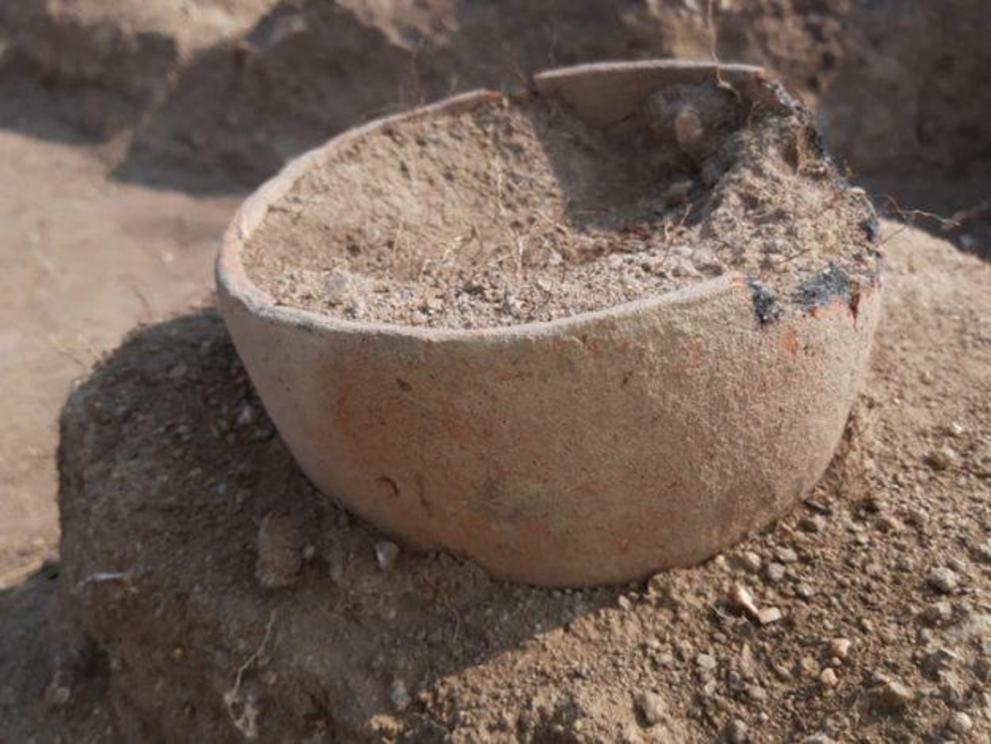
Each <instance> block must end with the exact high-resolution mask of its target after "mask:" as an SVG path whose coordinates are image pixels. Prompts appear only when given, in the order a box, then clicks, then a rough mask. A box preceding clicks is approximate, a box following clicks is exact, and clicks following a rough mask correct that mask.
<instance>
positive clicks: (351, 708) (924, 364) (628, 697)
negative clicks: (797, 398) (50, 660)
mask: <svg viewBox="0 0 991 744" xmlns="http://www.w3.org/2000/svg"><path fill="white" fill-rule="evenodd" d="M886 229H887V230H888V232H889V234H890V233H891V232H892V231H897V230H898V228H897V227H896V226H893V225H887V226H886ZM888 247H889V252H890V254H891V255H890V260H889V266H888V270H887V273H886V276H887V277H888V281H889V286H888V288H887V291H886V293H885V303H886V310H887V312H886V314H885V317H884V319H883V321H882V323H883V325H882V327H881V328H880V329H879V333H878V335H877V344H878V345H877V351H876V355H875V358H874V361H873V365H872V368H871V372H870V375H869V377H868V381H867V387H866V391H865V395H864V398H863V400H862V401H861V403H860V404H859V405H858V407H857V409H856V411H855V413H854V416H853V418H852V419H851V422H850V425H849V427H848V431H847V434H846V437H845V439H844V442H843V444H842V446H841V449H840V452H839V453H838V456H837V457H836V459H835V460H834V462H833V463H832V465H831V467H830V470H829V472H828V473H827V475H826V477H825V478H824V480H823V481H822V483H820V484H819V486H818V487H817V488H816V489H815V491H814V492H813V494H812V495H811V496H810V498H809V499H807V500H806V502H805V504H803V505H801V506H799V507H798V508H797V509H795V510H794V512H793V513H792V514H790V515H788V516H786V517H785V518H783V519H782V520H781V521H780V523H779V524H777V525H776V526H774V527H772V528H771V529H768V530H767V531H765V532H763V533H762V534H759V535H755V536H753V537H751V538H750V539H748V540H746V541H744V542H742V543H741V544H740V545H738V546H737V547H736V548H734V549H732V550H731V551H728V552H727V553H726V554H724V555H722V556H719V557H717V558H715V559H713V560H711V561H709V562H707V563H706V564H705V565H702V566H699V567H696V568H692V569H686V570H678V571H672V572H668V573H664V574H660V575H657V576H655V577H653V578H652V579H651V580H649V581H648V582H637V583H634V584H631V585H629V586H625V587H610V588H599V589H582V590H551V589H538V588H533V587H526V586H513V585H509V584H505V583H502V582H498V581H494V580H492V579H491V578H489V577H488V576H487V575H486V574H485V573H484V572H483V571H481V570H480V569H479V568H478V567H477V566H474V565H473V564H471V563H469V562H465V561H462V560H459V559H457V558H454V557H451V556H448V555H445V554H436V553H431V554H415V553H411V552H409V551H408V550H406V549H400V550H399V551H397V550H396V546H395V545H393V544H392V543H389V542H388V541H387V540H386V539H385V538H384V537H383V536H381V535H379V534H377V533H376V532H375V531H373V530H371V529H367V528H365V527H364V526H362V525H360V524H356V523H355V522H354V521H353V520H352V519H351V518H350V517H348V516H347V515H346V514H345V513H344V512H343V511H341V510H339V509H338V508H337V507H336V506H335V505H334V504H333V502H332V501H331V500H330V499H328V498H326V497H324V496H322V495H321V494H319V493H317V492H316V490H315V489H314V488H313V486H312V485H311V484H310V483H309V482H308V481H307V480H306V478H305V477H304V476H303V475H302V474H301V473H300V471H299V470H298V468H297V467H296V466H295V464H294V463H293V460H292V457H291V456H290V454H289V452H288V450H287V448H286V447H285V446H284V445H283V444H282V442H281V441H280V439H279V438H278V436H277V435H276V433H275V431H274V429H273V427H272V424H271V423H270V422H269V420H268V418H267V417H266V416H265V414H264V411H263V409H262V408H261V405H260V403H259V401H258V398H257V397H256V396H255V394H254V392H253V390H252V388H251V384H250V382H249V380H248V377H247V374H246V373H245V371H244V369H243V367H242V365H241V363H240V362H239V361H238V358H237V355H236V352H235V350H234V348H233V346H232V344H231V342H230V339H229V338H228V336H227V334H226V333H225V331H224V328H223V324H222V322H221V321H220V320H219V318H218V317H217V316H216V315H215V314H214V313H212V312H207V313H200V314H194V315H191V316H186V317H183V318H179V319H176V320H174V321H171V322H168V323H164V324H160V325H158V326H155V327H151V328H145V329H142V330H140V331H139V332H137V333H136V334H135V335H134V336H133V337H132V338H130V339H129V341H128V342H127V343H126V344H125V345H124V346H123V347H122V348H121V349H120V350H118V351H117V352H115V353H114V355H113V356H112V357H111V358H109V359H108V360H107V361H106V362H105V363H104V364H103V365H101V367H100V369H99V370H97V371H96V372H95V374H94V375H93V376H92V377H91V378H90V379H89V380H88V381H86V382H85V383H84V384H82V385H81V386H80V387H79V388H78V389H77V390H76V392H74V393H73V395H72V397H71V399H70V401H69V403H68V404H67V407H66V409H65V412H64V415H63V418H62V444H61V458H60V465H61V483H62V490H61V494H60V502H61V503H60V506H61V514H62V522H63V530H64V531H63V543H62V559H63V561H64V564H63V571H62V574H61V576H60V577H59V579H58V581H59V583H60V585H61V590H62V599H63V608H64V615H65V617H66V618H67V619H69V620H71V621H72V623H73V624H74V625H75V627H76V628H77V629H78V630H79V631H80V632H81V635H80V636H79V637H80V639H81V640H80V641H79V642H80V643H81V644H82V646H81V648H80V649H79V650H77V651H76V653H75V655H72V654H66V655H63V658H64V659H66V660H65V661H61V662H57V663H56V664H55V667H54V668H53V669H52V670H51V671H50V674H51V680H52V684H51V685H50V686H51V687H52V689H53V691H54V692H55V693H58V697H59V699H62V698H67V699H68V703H66V705H65V706H64V707H65V709H66V710H70V711H71V710H74V708H73V706H74V705H76V701H77V700H78V699H80V698H83V697H84V693H85V690H86V689H88V686H89V685H91V684H92V682H91V681H90V680H89V678H88V677H87V676H86V675H85V673H84V670H85V669H86V668H87V664H89V663H91V662H88V661H87V659H88V658H89V657H87V654H90V655H93V656H96V657H97V658H96V660H95V661H96V662H98V663H96V668H97V671H96V672H95V673H96V674H97V677H96V679H97V680H98V681H99V680H103V679H106V678H107V677H109V690H108V694H109V697H110V699H111V701H112V703H113V710H114V715H115V725H116V733H117V735H118V736H120V738H122V739H125V740H141V741H144V740H154V739H157V738H170V739H177V740H209V741H216V742H228V741H230V742H235V741H243V740H245V738H247V737H251V736H254V737H256V738H257V740H259V741H304V740H305V741H356V742H360V741H424V742H433V741H450V742H476V741H495V742H511V741H533V742H548V741H551V742H594V741H626V742H647V741H657V742H669V741H677V742H682V741H684V742H712V741H714V740H716V739H717V738H719V737H720V736H722V737H724V738H725V740H727V741H731V742H764V741H768V742H771V741H809V742H820V743H821V742H829V741H848V740H852V739H856V740H858V741H864V742H889V741H906V740H942V739H944V738H945V737H947V736H950V735H953V736H963V737H967V736H969V737H970V739H971V740H973V741H983V740H986V739H987V738H988V735H989V732H991V696H989V695H988V693H987V683H988V681H989V680H991V606H989V605H988V601H987V593H988V591H989V590H991V568H989V566H991V544H989V543H988V541H987V529H988V525H989V524H991V510H989V504H991V500H989V496H991V490H989V489H991V432H989V431H988V421H991V400H989V396H988V394H987V390H988V389H989V386H991V328H989V327H988V323H987V321H986V318H987V317H988V309H989V308H988V302H989V298H988V294H987V291H986V287H987V284H988V281H989V274H991V267H989V266H987V265H985V264H982V263H981V262H980V261H979V260H977V259H975V258H973V257H968V256H963V255H961V254H960V253H958V252H957V251H955V250H954V249H953V248H952V247H951V246H950V245H949V244H946V243H942V242H940V241H935V240H932V239H929V238H927V237H925V236H924V235H922V234H920V233H918V232H917V231H912V230H909V231H907V232H904V233H902V234H901V235H899V236H898V237H897V238H894V239H891V240H890V242H889V243H888ZM607 454H608V453H607ZM276 532H277V533H278V538H279V539H278V540H277V541H276V540H273V539H272V537H273V535H274V534H275V533H276ZM273 547H274V548H275V550H274V551H273ZM276 554H277V556H276ZM273 556H275V557H278V558H279V560H278V561H273V560H272V559H273ZM276 564H277V565H278V566H279V567H280V570H279V571H278V576H279V581H278V582H274V583H273V582H271V581H269V580H267V579H266V576H268V575H270V574H269V572H267V571H266V570H260V569H267V568H269V567H271V566H273V565H276ZM275 584H278V586H276V585H275ZM87 639H88V640H87ZM73 659H75V661H73ZM100 659H102V661H101V660H100ZM2 661H3V656H2V655H0V664H2ZM101 684H102V682H101ZM32 689H34V688H32ZM2 691H3V686H2V684H0V692H2ZM53 694H54V693H53ZM14 699H15V700H18V701H19V700H21V698H20V697H17V698H14ZM83 704H84V705H89V703H88V701H85V699H84V703H83ZM25 705H27V703H25ZM31 705H34V706H36V705H37V703H35V702H33V701H32V702H31ZM2 707H3V701H2V699H0V710H2ZM18 730H19V729H16V728H15V729H14V731H15V732H16V731H18ZM806 737H809V738H806Z"/></svg>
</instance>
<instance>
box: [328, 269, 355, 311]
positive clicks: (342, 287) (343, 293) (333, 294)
mask: <svg viewBox="0 0 991 744" xmlns="http://www.w3.org/2000/svg"><path fill="white" fill-rule="evenodd" d="M350 287H351V275H350V273H348V272H347V271H334V272H332V273H331V274H330V275H329V276H328V277H327V278H326V279H325V280H324V282H323V297H324V300H326V302H327V303H328V304H330V305H340V304H341V303H342V302H344V300H345V299H347V295H348V289H349V288H350Z"/></svg>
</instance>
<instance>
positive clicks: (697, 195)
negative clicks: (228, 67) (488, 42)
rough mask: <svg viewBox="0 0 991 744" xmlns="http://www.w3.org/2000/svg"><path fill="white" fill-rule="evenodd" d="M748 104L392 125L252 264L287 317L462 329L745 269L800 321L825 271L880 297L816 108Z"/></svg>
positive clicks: (295, 202) (254, 254)
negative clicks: (614, 115)
mask: <svg viewBox="0 0 991 744" xmlns="http://www.w3.org/2000/svg"><path fill="white" fill-rule="evenodd" d="M739 96H740V94H739V92H737V93H736V94H735V95H734V92H732V91H727V90H725V89H722V88H720V87H718V86H717V84H716V83H715V82H713V83H711V84H704V85H691V86H675V87H673V88H670V89H665V90H663V91H661V92H659V93H656V94H654V95H653V96H652V97H650V98H649V99H648V101H647V102H646V103H645V106H644V111H643V112H641V114H640V117H639V121H637V122H633V123H631V122H627V123H626V125H625V126H624V127H623V130H622V132H621V133H618V132H610V131H603V130H592V129H590V128H588V127H586V126H584V125H583V124H582V122H581V121H580V120H579V119H578V118H577V117H576V116H575V115H574V114H572V113H570V112H569V111H568V110H567V109H565V108H563V107H562V106H560V105H558V104H555V103H554V102H550V101H546V100H542V99H539V98H536V97H524V98H520V97H499V98H496V99H495V100H493V101H492V102H491V103H488V104H485V105H483V106H482V107H480V108H479V109H477V110H474V111H471V112H468V113H461V114H457V115H451V116H443V117H430V118H417V119H412V120H406V121H402V122H397V123H394V124H390V125H389V126H388V127H387V129H385V130H384V131H379V132H375V133H372V134H370V135H367V136H365V137H363V138H361V139H360V140H359V141H357V142H353V143H351V144H349V145H347V146H345V147H344V148H343V149H342V150H341V151H340V152H338V153H335V154H333V155H332V156H331V157H330V158H329V159H328V160H327V161H326V162H322V163H320V164H319V165H318V166H316V167H315V168H314V169H313V170H311V171H310V172H309V173H307V174H306V175H305V176H304V177H302V178H301V179H300V180H299V181H298V182H297V183H296V184H295V185H294V187H293V188H292V189H291V190H290V192H289V193H288V194H287V195H286V196H285V197H283V198H282V199H281V200H279V202H277V203H276V204H274V205H273V207H272V209H271V210H270V211H269V214H268V215H267V217H266V218H265V220H264V221H263V222H262V224H261V225H260V226H259V228H258V229H257V230H256V231H255V233H254V234H253V235H252V237H251V239H250V240H249V243H248V246H247V249H246V252H245V265H246V269H247V271H248V274H249V276H250V277H251V278H252V279H253V280H254V281H255V282H256V283H257V284H259V285H260V286H261V287H262V288H264V289H265V290H267V291H268V292H269V293H270V294H271V295H273V296H274V298H275V300H276V301H277V302H278V303H280V304H287V305H293V306H296V307H302V308H306V309H310V310H316V311H322V312H328V313H331V314H334V315H338V316H340V317H345V318H350V319H356V320H374V321H385V322H390V323H398V324H412V325H428V326H443V327H459V328H476V327H481V326H491V325H510V324H514V323H521V322H528V321H535V320H551V319H554V318H560V317H564V316H568V315H574V314H576V313H580V312H584V311H588V310H594V309H599V308H603V307H609V306H612V305H616V304H620V303H622V302H626V301H630V300H634V299H639V298H643V297H647V296H650V295H653V294H659V293H662V292H666V291H670V290H673V289H680V288H683V287H686V286H690V285H692V284H696V283H698V282H700V281H703V280H705V279H707V278H711V277H714V276H719V275H721V274H723V273H725V272H727V271H733V272H737V273H741V274H743V275H745V276H747V277H748V278H749V279H750V280H751V281H752V282H754V283H759V285H760V286H761V287H763V289H762V292H764V293H765V294H766V295H767V296H768V297H769V298H773V297H774V296H775V295H781V296H782V298H785V299H786V300H787V299H794V300H795V302H794V303H787V302H786V303H783V304H782V305H781V307H785V306H787V307H789V308H790V309H791V310H792V311H794V312H800V311H803V310H807V309H808V305H809V304H810V303H809V297H808V295H809V293H810V292H813V289H811V287H812V285H813V283H814V282H815V281H818V280H817V279H816V277H822V276H834V275H835V277H837V279H838V280H839V281H842V282H843V283H844V284H845V285H849V284H856V283H857V282H863V283H869V282H870V281H871V280H872V277H873V274H874V273H875V272H876V270H877V266H876V253H875V251H874V247H873V245H872V243H873V240H874V239H876V237H877V234H876V231H877V223H876V218H875V217H874V212H873V207H872V206H871V205H870V203H869V201H868V198H867V196H866V194H865V193H864V192H863V191H862V190H859V189H851V188H850V187H849V186H848V185H847V184H846V183H845V181H843V179H842V178H840V176H839V175H838V174H837V173H836V170H835V168H834V167H833V166H832V163H831V161H830V160H829V158H828V156H826V155H825V153H824V152H823V151H822V148H821V145H818V143H819V135H818V133H817V132H816V131H815V129H814V127H813V126H812V125H811V123H810V119H811V117H810V116H809V115H808V113H807V112H805V111H804V110H801V109H799V108H793V109H788V108H782V110H781V111H776V110H774V109H771V108H758V107H756V106H755V105H754V104H752V103H749V102H747V101H746V99H741V98H740V97H739ZM689 125H691V126H689ZM686 127H687V131H686ZM813 299H814V298H813ZM813 304H814V303H813Z"/></svg>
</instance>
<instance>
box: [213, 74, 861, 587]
mask: <svg viewBox="0 0 991 744" xmlns="http://www.w3.org/2000/svg"><path fill="white" fill-rule="evenodd" d="M718 74H719V76H720V77H721V78H722V79H723V80H732V81H736V82H737V83H740V84H741V85H743V86H746V85H749V84H750V83H751V82H753V84H754V86H756V87H755V90H756V89H757V87H759V84H760V81H761V80H762V77H761V72H760V70H759V69H757V68H752V67H746V66H722V67H721V68H720V69H719V71H718ZM716 75H717V71H716V69H715V67H714V66H713V65H711V64H706V63H683V62H645V63H608V64H597V65H586V66H581V67H576V68H569V69H565V70H557V71H551V72H549V73H543V74H540V75H537V76H536V77H535V79H534V85H535V88H536V90H537V91H538V94H539V95H545V96H554V97H558V98H560V99H562V100H564V101H565V102H566V103H567V104H568V105H569V106H571V107H572V109H573V110H574V111H575V112H576V113H577V114H578V115H579V116H581V117H582V118H583V119H584V120H585V121H586V122H587V123H589V124H591V125H593V126H610V125H612V123H613V122H616V121H617V120H620V119H622V118H623V114H624V112H632V111H634V110H636V108H637V107H638V106H640V105H641V104H642V102H643V99H644V98H645V97H646V96H647V95H649V94H650V93H651V92H653V91H655V90H657V89H658V88H660V87H663V86H665V85H670V84H675V83H682V82H702V81H705V80H714V79H715V78H716ZM493 95H495V94H493V93H490V92H485V91H481V92H475V93H468V94H465V95H461V96H457V97H455V98H451V99H449V100H446V101H443V102H441V103H438V104H435V105H432V106H427V107H423V108H421V109H418V110H415V111H413V112H411V113H407V114H403V115H400V116H398V117H391V118H389V119H383V120H380V121H376V122H372V123H370V124H368V125H366V126H363V127H360V128H358V129H355V130H353V131H350V132H347V133H345V134H343V135H341V136H339V137H336V138H335V139H333V140H331V141H330V142H328V143H327V144H326V145H324V146H322V147H320V148H318V149H316V150H314V151H311V152H309V153H307V154H305V155H303V156H302V157H300V158H298V159H297V160H295V161H294V162H292V163H291V164H290V165H288V166H287V167H286V169H285V170H284V171H283V172H282V173H280V174H279V175H278V176H276V177H275V178H274V179H272V180H271V181H270V182H268V183H267V184H265V185H264V186H263V187H261V188H260V189H259V190H258V191H257V192H256V193H255V194H254V195H253V196H252V197H250V198H249V199H248V200H247V201H246V202H245V204H244V205H243V206H242V207H241V209H240V211H239V213H238V214H237V216H236V218H235V220H234V222H233V224H232V225H231V226H230V228H229V230H228V231H227V233H226V235H225V238H224V242H223V247H222V249H221V252H220V255H219V259H218V262H217V286H218V294H219V302H220V308H221V311H222V313H223V317H224V319H225V321H226V323H227V326H228V328H229V330H230V333H231V335H232V337H233V339H234V342H235V344H236V347H237V350H238V353H239V354H240V356H241V358H242V359H243V361H244V363H245V365H246V367H247V370H248V372H249V374H250V376H251V379H252V381H253V382H254V384H255V386H256V387H257V389H258V392H259V394H260V395H261V398H262V400H263V402H264V404H265V406H266V408H267V410H268V412H269V414H270V415H271V418H272V420H273V421H274V423H275V425H276V427H277V428H278V430H279V432H280V434H281V435H282V437H283V438H284V440H285V442H286V443H287V445H288V446H289V448H290V449H291V450H292V452H293V454H294V455H295V457H296V459H297V460H298V462H299V464H300V466H301V467H302V469H303V470H304V471H305V472H306V474H307V475H308V476H309V478H310V479H311V480H312V481H313V483H314V484H316V486H317V487H318V488H319V489H320V490H321V491H323V492H324V493H326V494H327V495H329V496H332V497H333V498H335V499H337V500H338V501H339V502H340V503H341V504H343V505H344V506H345V507H346V508H347V509H349V510H350V511H352V512H353V513H355V514H356V515H358V516H360V517H361V518H363V519H365V520H367V521H368V522H370V523H372V524H373V525H375V526H377V527H378V528H380V529H381V530H382V531H384V532H385V533H386V534H388V535H391V536H393V537H394V538H395V539H397V540H398V541H400V542H401V543H403V544H404V545H406V546H409V547H411V548H417V549H444V550H448V551H452V552H454V553H457V554H461V555H464V556H468V557H470V558H472V559H474V560H476V561H477V562H479V563H480V564H481V565H483V566H484V567H486V568H487V569H488V570H490V571H491V572H492V573H493V574H495V575H497V576H499V577H505V578H509V579H513V580H519V581H524V582H530V583H534V584H541V585H555V586H557V585H590V584H598V583H614V582H623V581H628V580H631V579H635V578H638V577H643V576H645V575H647V574H649V573H651V572H654V571H657V570H659V569H664V568H669V567H674V566H687V565H691V564H694V563H697V562H699V561H702V560H704V559H706V558H708V557H710V556H712V555H713V554H715V553H716V552H718V551H720V550H723V549H724V548H726V547H728V546H730V545H732V544H733V543H734V542H736V541H737V540H739V539H741V538H742V537H744V536H745V535H746V534H747V533H749V532H751V531H753V530H755V529H757V528H759V527H761V526H763V525H765V524H767V523H768V522H769V521H770V520H772V519H774V518H775V517H776V516H778V515H780V514H781V513H782V511H783V510H785V509H787V508H788V507H789V506H790V505H791V504H793V503H794V502H795V501H796V500H797V499H800V498H801V497H802V496H803V495H805V494H807V493H808V491H809V490H810V489H811V488H812V486H813V485H814V484H815V483H816V481H817V480H818V479H819V478H820V476H821V475H822V473H823V471H824V469H825V468H826V466H827V464H828V463H829V460H830V458H831V456H832V454H833V451H834V449H835V447H836V445H837V443H838V441H839V439H840V436H841V434H842V432H843V428H844V424H845V421H846V418H847V415H848V413H849V410H850V407H851V405H852V403H853V401H854V398H855V396H856V395H857V391H858V388H859V387H860V385H861V382H862V379H863V377H864V373H865V369H866V366H867V361H868V354H869V350H870V347H871V339H872V336H873V333H874V328H875V325H876V322H877V319H878V314H879V311H880V292H879V291H878V289H879V285H875V286H873V287H871V288H868V289H866V290H864V291H862V292H860V294H859V295H858V296H857V298H856V302H853V303H851V302H850V301H849V300H848V298H843V297H837V298H835V301H833V302H832V303H830V304H827V305H824V306H822V307H819V308H817V309H816V310H815V311H812V312H809V313H804V314H801V313H788V314H785V315H784V316H783V317H781V318H780V319H779V320H777V321H775V322H769V323H762V322H761V320H760V318H759V317H758V316H759V313H755V298H754V295H753V292H752V290H751V288H750V286H749V285H748V282H747V279H746V278H745V277H743V276H740V275H723V276H720V277H718V278H715V279H710V280H706V281H702V282H700V283H699V284H697V285H695V286H693V287H691V288H688V289H686V290H681V291H674V292H670V293H667V294H661V295H658V296H653V297H647V298H644V299H641V300H638V301H634V302H629V303H626V304H623V305H619V306H616V307H610V308H606V309H602V310H598V311H594V312H587V313H582V314H580V315H575V316H572V317H567V318H562V319H559V320H554V321H550V322H538V323H529V324H524V325H516V326H511V327H498V328H489V329H478V330H453V329H452V330H446V329H439V328H424V327H405V326H396V325H388V324H382V323H367V322H355V321H347V320H343V319H340V318H337V317H331V316H329V315H322V314H318V313H314V312H309V311H306V310H301V309H294V308H292V307H285V306H279V305H276V303H275V301H274V300H273V298H271V297H270V296H268V294H266V293H265V292H264V291H262V290H261V289H260V288H259V287H257V286H255V285H254V284H253V283H252V281H251V280H250V279H249V277H248V276H247V274H246V273H245V270H244V268H243V266H242V263H241V253H242V249H243V247H244V245H245V244H246V242H247V240H248V237H249V236H250V235H251V233H252V231H253V230H254V229H255V228H256V227H257V226H258V225H259V224H260V222H261V221H262V220H263V219H264V217H265V214H266V211H267V209H268V208H269V206H270V205H271V204H272V203H273V202H275V201H277V200H278V199H279V198H280V197H281V196H282V195H284V194H285V193H286V192H287V191H288V190H289V189H290V188H291V187H292V185H293V183H294V182H295V181H296V179H298V178H299V177H300V176H301V174H303V173H305V172H306V171H307V170H309V169H311V168H315V167H318V166H319V164H320V163H321V162H322V161H324V160H325V159H326V158H328V156H330V155H331V154H332V153H333V152H334V151H335V150H336V149H337V148H340V147H342V146H344V145H345V144H347V143H348V142H351V141H352V140H354V139H355V138H360V137H365V136H367V135H369V134H370V133H373V132H375V130H377V129H378V128H380V127H382V126H383V125H384V124H386V123H388V122H394V121H397V120H402V119H404V118H407V117H424V116H430V117H443V116H446V115H449V114H450V113H452V112H457V111H464V110H467V109H470V108H472V107H473V106H478V105H481V104H483V103H485V102H487V101H489V100H491V97H492V96H493ZM755 95H757V94H756V93H755Z"/></svg>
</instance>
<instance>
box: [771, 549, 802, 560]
mask: <svg viewBox="0 0 991 744" xmlns="http://www.w3.org/2000/svg"><path fill="white" fill-rule="evenodd" d="M774 554H775V555H776V556H777V558H778V560H779V561H781V562H782V563H795V562H797V561H798V553H796V552H795V551H794V550H792V549H791V548H778V549H777V550H775V551H774Z"/></svg>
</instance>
